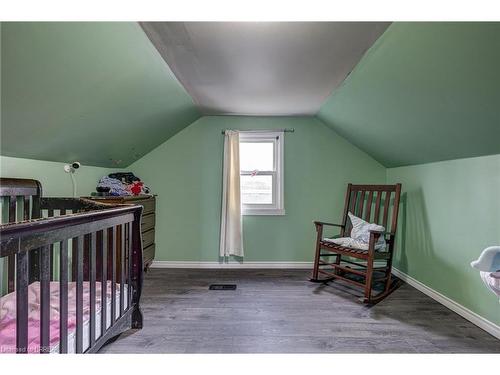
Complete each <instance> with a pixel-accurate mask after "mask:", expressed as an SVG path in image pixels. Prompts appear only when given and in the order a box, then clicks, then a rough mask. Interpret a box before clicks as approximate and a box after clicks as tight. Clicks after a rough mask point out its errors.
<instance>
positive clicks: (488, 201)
mask: <svg viewBox="0 0 500 375" xmlns="http://www.w3.org/2000/svg"><path fill="white" fill-rule="evenodd" d="M387 181H388V182H389V183H395V182H401V183H402V184H403V191H404V192H405V195H404V199H403V205H402V207H401V212H400V215H401V216H400V221H399V228H398V229H399V233H398V239H397V251H396V254H395V255H396V257H395V264H394V265H395V267H396V268H398V269H399V270H401V271H402V272H404V273H406V274H408V275H410V276H411V277H413V278H415V279H417V280H418V281H420V282H422V283H424V284H425V285H427V286H429V287H430V288H432V289H434V290H436V291H438V292H440V293H442V294H444V295H445V296H447V297H449V298H451V299H452V300H454V301H456V302H458V303H460V304H461V305H463V306H465V307H467V308H469V309H470V310H472V311H474V312H476V313H477V314H479V315H481V316H483V317H485V318H487V319H488V320H490V321H491V322H494V323H496V324H498V325H500V305H499V304H498V298H497V297H495V295H494V294H493V293H491V292H490V291H488V290H487V289H486V288H485V287H484V284H483V283H482V281H481V279H480V277H479V272H478V271H476V270H474V269H472V268H471V267H470V262H471V261H472V260H475V259H477V257H478V256H479V254H480V253H481V251H482V250H483V249H484V248H486V247H488V246H492V245H499V244H500V155H494V156H485V157H478V158H469V159H459V160H453V161H446V162H438V163H430V164H424V165H416V166H411V167H400V168H391V169H388V170H387Z"/></svg>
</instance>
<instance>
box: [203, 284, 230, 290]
mask: <svg viewBox="0 0 500 375" xmlns="http://www.w3.org/2000/svg"><path fill="white" fill-rule="evenodd" d="M208 289H210V290H236V284H212V285H210V286H209V287H208Z"/></svg>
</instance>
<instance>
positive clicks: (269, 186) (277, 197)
mask: <svg viewBox="0 0 500 375" xmlns="http://www.w3.org/2000/svg"><path fill="white" fill-rule="evenodd" d="M240 186H241V204H242V213H243V215H284V214H285V209H284V206H283V132H240Z"/></svg>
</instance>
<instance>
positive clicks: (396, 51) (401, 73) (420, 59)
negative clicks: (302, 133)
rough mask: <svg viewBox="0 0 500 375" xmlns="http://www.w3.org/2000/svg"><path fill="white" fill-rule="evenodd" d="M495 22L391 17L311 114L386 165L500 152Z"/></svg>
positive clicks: (498, 29)
mask: <svg viewBox="0 0 500 375" xmlns="http://www.w3.org/2000/svg"><path fill="white" fill-rule="evenodd" d="M499 46H500V23H442V22H441V23H393V24H392V25H391V26H389V28H388V30H387V31H386V32H385V33H384V34H383V35H382V37H381V38H380V39H379V40H378V41H377V42H376V43H375V44H374V46H373V47H372V48H371V49H370V50H369V51H368V52H367V53H366V55H365V57H364V58H363V59H362V60H361V61H360V63H359V64H358V65H357V66H356V68H355V69H354V71H353V72H352V73H351V75H350V76H349V77H348V78H347V79H346V81H345V82H344V84H343V85H342V86H341V87H340V88H339V89H337V90H336V92H334V93H333V94H332V95H331V96H330V97H329V98H328V99H327V101H326V102H325V103H324V104H323V105H322V107H321V109H320V111H319V113H318V114H317V117H318V118H319V119H321V120H322V121H323V122H325V123H326V124H327V125H329V126H330V127H332V128H333V129H335V130H336V131H337V132H338V133H340V134H341V135H342V136H344V137H345V138H347V139H348V140H349V141H351V142H352V143H354V144H355V145H356V146H358V147H359V148H361V149H362V150H364V151H366V152H368V153H369V154H370V155H371V156H373V157H374V158H375V159H376V160H378V161H379V162H380V163H382V164H383V165H385V166H386V167H396V166H403V165H412V164H421V163H427V162H433V161H440V160H450V159H458V158H465V157H473V156H481V155H490V154H500V69H499V67H500V48H499Z"/></svg>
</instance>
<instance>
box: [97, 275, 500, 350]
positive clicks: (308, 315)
mask: <svg viewBox="0 0 500 375" xmlns="http://www.w3.org/2000/svg"><path fill="white" fill-rule="evenodd" d="M308 277H309V271H307V270H200V269H197V270H185V269H152V270H150V271H149V272H148V273H147V274H146V277H145V282H144V290H143V294H142V301H141V305H142V310H143V313H144V328H143V329H142V330H138V331H132V330H131V331H128V332H126V333H124V334H122V335H121V336H120V337H119V338H118V339H117V340H116V341H115V342H113V343H110V344H108V345H107V346H105V347H103V348H102V349H101V351H100V352H101V353H500V340H498V339H496V338H494V337H493V336H491V335H489V334H488V333H486V332H484V331H483V330H481V329H480V328H478V327H476V326H474V325H473V324H472V323H470V322H468V321H467V320H465V319H463V318H462V317H460V316H459V315H457V314H455V313H454V312H452V311H451V310H448V309H447V308H446V307H444V306H442V305H441V304H439V303H437V302H435V301H433V300H432V299H430V298H429V297H427V296H426V295H424V294H422V293H421V292H419V291H417V290H416V289H414V288H412V287H411V286H409V285H407V284H404V285H403V286H402V287H400V288H399V289H398V290H396V291H395V292H394V293H393V294H391V295H390V296H389V297H388V298H387V299H385V300H384V301H382V302H381V303H379V304H378V305H376V306H373V307H369V306H366V305H362V304H360V303H359V302H357V300H356V297H355V296H353V295H352V294H351V293H350V292H351V291H352V290H353V289H352V288H351V287H349V286H346V284H341V282H332V283H330V284H328V285H324V284H314V283H311V282H309V281H307V280H308ZM212 283H234V284H237V285H238V287H237V290H235V291H217V290H208V286H209V285H210V284H212Z"/></svg>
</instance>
